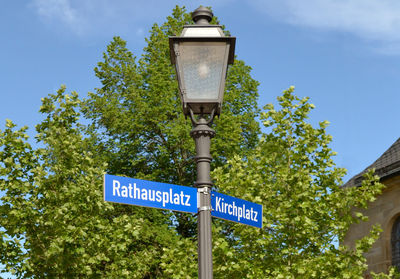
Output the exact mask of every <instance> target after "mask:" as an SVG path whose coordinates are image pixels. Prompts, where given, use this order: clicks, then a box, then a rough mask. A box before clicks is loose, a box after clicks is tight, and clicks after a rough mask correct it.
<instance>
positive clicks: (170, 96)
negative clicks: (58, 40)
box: [0, 7, 389, 279]
mask: <svg viewBox="0 0 400 279" xmlns="http://www.w3.org/2000/svg"><path fill="white" fill-rule="evenodd" d="M189 22H190V16H189V14H188V13H186V12H185V10H184V9H183V8H179V7H176V8H175V9H174V10H173V13H172V16H170V17H168V18H167V21H166V23H164V24H163V25H161V26H159V25H157V24H155V25H154V26H153V28H152V30H151V31H150V36H149V38H148V39H147V43H148V45H147V46H146V47H145V49H144V52H143V55H142V56H141V58H140V59H139V60H138V61H136V58H135V56H134V55H133V53H131V52H130V51H129V50H128V48H127V46H126V42H125V41H124V40H122V39H121V38H119V37H115V38H114V39H113V40H112V42H111V43H110V44H109V45H108V47H107V50H106V52H105V53H104V55H103V61H101V62H99V64H98V67H96V68H95V74H96V76H97V77H98V78H99V79H100V81H101V84H102V87H101V88H99V89H97V90H96V92H95V93H90V94H89V97H88V98H87V99H86V100H83V101H82V100H80V99H79V97H78V95H77V94H76V93H75V92H73V93H71V94H66V93H65V90H66V89H65V87H61V89H60V90H59V91H58V92H57V93H56V94H50V95H49V96H48V97H47V98H44V99H43V100H42V106H41V108H40V112H41V113H42V114H44V116H45V119H44V120H43V121H42V122H41V123H40V124H38V125H37V126H36V131H37V136H36V140H37V144H36V145H35V146H31V145H30V144H29V141H28V136H27V135H26V129H27V128H26V127H23V128H21V129H17V128H16V126H15V124H13V122H12V121H10V120H7V121H6V127H5V129H4V131H0V190H1V191H3V196H2V197H1V201H0V227H1V229H0V235H1V238H0V261H1V263H2V264H4V265H5V267H4V270H5V271H9V272H12V273H14V274H15V275H16V276H17V277H18V278H142V279H145V278H196V277H197V248H196V245H197V244H196V233H195V231H196V229H195V217H194V216H191V215H189V214H177V213H171V212H167V211H161V210H155V209H150V208H140V207H133V206H126V205H118V204H110V203H105V202H104V201H103V195H102V180H103V175H104V173H105V172H108V173H111V174H118V175H126V176H130V177H137V178H144V179H149V180H155V181H160V182H169V183H175V184H181V185H193V182H194V180H195V171H194V169H195V168H194V160H193V157H194V155H195V153H194V143H193V139H191V138H190V136H189V131H190V129H191V127H190V123H189V121H188V120H186V119H185V118H184V116H183V114H182V109H181V104H180V101H179V97H178V87H177V82H176V80H175V72H174V69H173V67H172V66H171V65H170V61H169V50H168V39H167V38H168V36H171V35H177V34H179V33H180V31H181V29H182V27H183V25H184V24H187V23H189ZM213 22H214V23H217V22H218V20H217V19H216V18H214V19H213ZM226 32H228V31H226ZM250 71H251V69H250V67H249V66H247V65H245V63H244V62H243V61H240V60H235V64H234V65H233V66H231V67H230V69H229V71H228V76H227V82H226V92H225V99H224V106H223V111H222V114H221V118H220V119H217V120H216V121H215V127H214V128H215V129H216V132H217V135H216V137H215V138H214V139H213V141H212V150H211V152H212V156H213V157H214V161H213V168H214V169H215V171H214V172H213V176H214V178H215V181H216V185H217V187H218V189H219V191H221V192H224V193H227V194H229V195H232V196H237V197H241V198H244V199H247V200H251V201H254V202H257V203H262V204H263V206H264V214H263V215H264V216H263V222H264V228H263V229H262V230H258V229H254V228H250V227H246V226H243V225H239V224H234V223H230V222H225V221H221V220H216V219H215V220H213V223H214V224H213V235H214V238H213V250H214V251H213V255H214V270H215V277H216V278H229V277H230V278H362V274H363V272H364V271H365V268H366V265H365V259H364V258H363V256H362V254H363V253H364V252H365V251H367V250H368V249H369V247H370V246H371V245H372V243H373V241H374V239H375V238H376V237H377V236H378V234H379V228H374V229H373V230H372V232H371V234H370V235H369V236H366V237H365V238H363V239H362V240H360V241H359V242H358V243H357V245H356V247H355V249H354V250H350V249H347V248H345V247H343V246H338V247H337V246H335V245H334V243H335V241H337V240H338V239H339V240H340V239H342V238H343V236H344V233H345V232H346V230H347V229H348V227H349V225H350V224H351V223H353V222H358V221H361V220H363V219H365V216H362V214H361V213H359V214H355V215H354V214H353V212H352V208H354V207H357V208H363V207H366V206H367V205H368V202H370V201H373V200H374V197H375V196H376V195H377V194H379V193H380V191H381V190H382V187H383V185H381V184H380V183H379V182H378V178H377V177H376V176H374V175H373V173H372V172H369V173H368V174H367V178H366V179H365V180H364V182H363V186H362V187H359V188H348V189H342V188H340V185H342V181H341V177H342V176H343V175H344V170H343V169H340V168H337V167H336V166H335V164H334V162H333V160H332V157H333V156H334V152H332V151H331V149H330V148H329V143H330V141H331V137H330V136H329V135H327V134H326V132H325V128H326V126H327V125H328V123H327V122H322V123H320V125H319V127H318V128H314V127H312V126H311V125H310V124H308V123H307V122H306V119H307V117H308V114H309V112H310V111H311V109H312V108H313V105H311V104H309V103H308V99H299V98H297V97H296V96H295V95H294V94H293V88H291V89H289V90H287V91H285V92H284V94H283V95H282V96H280V97H279V99H278V100H279V103H280V106H281V108H280V109H279V110H275V108H274V107H273V106H272V105H268V106H266V107H265V108H264V112H262V113H261V115H260V111H259V109H258V108H257V97H258V93H257V87H258V82H257V81H255V80H254V79H252V78H251V76H250ZM81 114H83V116H84V117H86V120H87V121H88V122H89V123H90V124H89V125H88V126H83V125H81V124H79V119H80V117H81ZM259 116H260V119H261V122H262V123H263V124H264V126H265V129H266V130H267V131H268V132H265V133H263V134H262V135H261V136H260V128H259V124H258V123H259V122H258V121H257V118H258V117H259ZM310 267H312V268H310ZM377 276H380V277H377V278H389V277H387V276H386V275H382V274H380V275H377Z"/></svg>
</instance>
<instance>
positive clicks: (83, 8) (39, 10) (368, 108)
mask: <svg viewBox="0 0 400 279" xmlns="http://www.w3.org/2000/svg"><path fill="white" fill-rule="evenodd" d="M300 3H301V4H300ZM176 4H179V5H186V7H187V8H188V10H189V11H192V10H194V9H195V8H197V7H198V6H199V5H200V4H203V5H209V6H212V7H213V10H214V13H215V15H216V16H218V17H219V19H220V20H221V22H222V23H223V24H225V25H226V27H227V28H228V29H229V30H230V31H231V33H232V35H234V36H236V37H237V47H236V54H237V55H238V57H239V58H240V59H243V60H244V61H246V63H247V64H248V65H250V66H251V67H252V68H253V77H254V78H255V79H257V80H258V81H260V83H261V85H260V91H259V92H260V101H259V104H260V106H263V105H264V104H266V103H270V102H274V101H275V98H276V96H277V95H279V94H280V93H281V92H282V90H284V89H285V88H288V87H289V86H290V85H294V86H295V87H296V94H298V95H299V96H309V97H310V98H311V102H312V103H314V104H315V105H316V109H315V111H314V112H313V113H312V115H311V119H312V121H313V122H317V121H322V120H328V121H330V122H331V125H330V127H329V129H328V132H329V133H330V134H331V135H332V136H333V143H332V148H333V149H334V150H335V151H337V152H338V156H337V158H336V163H337V164H338V165H339V166H342V167H345V168H347V169H348V170H349V174H348V176H347V178H349V177H350V176H352V175H355V174H356V173H358V172H360V171H361V170H363V169H364V167H366V166H368V165H369V164H370V163H372V162H373V161H374V160H375V159H377V158H378V157H379V156H380V155H381V154H382V153H383V152H384V151H385V150H386V149H387V148H389V146H390V145H391V144H392V143H393V142H394V141H395V140H396V139H397V138H398V137H399V136H400V135H399V133H398V124H397V120H398V119H399V109H398V108H399V103H400V94H399V93H398V90H397V87H398V83H399V76H400V67H399V66H400V63H399V62H400V2H398V1H396V0H346V1H336V0H304V1H296V0H280V1H273V0H264V1H261V0H251V1H250V0H248V1H244V0H219V1H201V2H200V1H161V0H160V1H155V0H146V1H128V0H30V1H28V0H27V1H6V2H4V3H3V5H2V9H1V10H0V21H1V22H0V32H1V44H0V58H1V59H0V61H1V63H0V81H1V91H0V96H1V97H2V98H1V102H0V108H1V109H0V121H1V122H2V123H4V122H5V119H6V118H8V119H12V120H13V121H14V122H16V123H17V124H18V125H21V126H22V125H28V126H29V127H32V128H33V127H34V125H35V124H36V123H37V122H39V121H40V115H39V114H38V109H39V106H40V99H41V97H44V96H46V95H47V94H48V93H52V92H55V90H57V89H58V88H59V87H60V85H61V84H65V85H66V86H67V90H68V91H77V92H78V93H79V94H81V95H85V94H86V93H87V92H88V91H94V88H96V87H98V86H99V82H98V80H97V79H96V78H95V76H94V73H93V68H94V67H95V66H96V63H97V62H99V61H100V60H101V56H102V52H103V51H104V50H105V48H106V46H107V44H108V43H109V42H110V40H111V39H112V37H113V36H115V35H119V36H121V37H122V38H123V39H125V40H126V41H127V42H128V47H129V48H130V50H131V51H132V52H133V53H135V54H136V55H137V56H140V54H141V50H142V49H143V47H144V46H145V41H144V38H145V37H146V36H147V35H148V30H149V29H150V28H151V25H152V24H153V23H154V22H157V23H162V22H163V21H164V19H165V17H166V16H168V15H169V14H170V13H171V10H172V8H173V7H174V6H175V5H176ZM2 125H3V124H2ZM2 127H4V126H2ZM31 134H32V135H33V134H34V132H33V131H32V132H31Z"/></svg>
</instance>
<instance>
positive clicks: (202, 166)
mask: <svg viewBox="0 0 400 279" xmlns="http://www.w3.org/2000/svg"><path fill="white" fill-rule="evenodd" d="M212 17H213V14H212V12H211V11H210V10H209V9H207V8H205V7H202V6H200V7H199V8H198V9H196V10H195V11H194V12H193V13H192V19H193V21H194V22H195V23H196V24H195V25H185V26H184V28H183V31H182V33H181V35H180V36H179V37H170V38H169V44H170V55H171V62H172V64H174V65H175V68H176V74H177V79H178V84H179V91H180V97H181V101H182V106H183V112H184V114H185V116H189V117H190V119H191V121H192V124H193V129H192V131H191V132H190V135H191V136H192V137H193V139H194V140H195V145H196V157H195V160H196V165H197V179H196V182H195V186H196V187H197V188H198V193H199V208H198V223H197V231H198V272H199V278H200V279H210V278H213V270H212V243H211V187H212V185H213V183H212V181H211V177H210V163H211V160H212V158H211V155H210V144H211V138H213V137H214V136H215V131H214V130H213V129H212V128H211V127H210V124H211V123H212V121H213V119H214V117H215V116H216V115H219V114H220V113H221V105H222V100H223V94H224V88H225V78H226V73H227V67H228V64H232V63H233V60H234V51H235V41H236V38H234V37H227V36H225V35H224V33H223V31H222V28H221V26H219V25H211V24H210V21H211V19H212ZM196 116H197V117H196Z"/></svg>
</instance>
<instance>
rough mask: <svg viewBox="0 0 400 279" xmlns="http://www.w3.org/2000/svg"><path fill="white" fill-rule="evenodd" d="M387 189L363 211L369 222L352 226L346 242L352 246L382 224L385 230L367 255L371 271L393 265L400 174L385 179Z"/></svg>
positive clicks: (398, 215)
mask: <svg viewBox="0 0 400 279" xmlns="http://www.w3.org/2000/svg"><path fill="white" fill-rule="evenodd" d="M381 182H382V183H383V184H385V185H386V189H385V190H384V192H383V193H382V195H380V196H379V197H378V198H377V200H376V201H375V202H373V203H371V204H370V205H369V207H368V209H367V210H364V211H363V213H364V214H365V215H367V216H368V217H369V221H368V222H361V223H359V224H354V225H352V226H351V227H350V230H349V231H348V233H347V235H346V238H345V239H344V244H346V245H348V246H350V247H352V246H353V245H354V243H355V241H356V240H357V239H360V238H362V237H363V236H365V235H367V234H368V232H369V231H370V230H371V227H372V226H373V225H374V224H380V226H381V228H382V229H383V232H382V233H381V235H380V238H379V239H378V240H377V241H376V242H375V244H374V245H373V247H372V248H371V250H370V251H369V252H368V253H367V254H366V255H365V257H366V259H367V262H368V267H369V271H374V272H386V271H387V270H388V267H390V266H391V265H392V251H391V232H392V226H393V223H394V221H395V220H396V218H397V217H400V175H398V176H394V177H390V178H387V179H383V180H382V181H381Z"/></svg>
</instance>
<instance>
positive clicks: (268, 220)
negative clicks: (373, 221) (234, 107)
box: [172, 87, 391, 279]
mask: <svg viewBox="0 0 400 279" xmlns="http://www.w3.org/2000/svg"><path fill="white" fill-rule="evenodd" d="M293 90H294V88H293V87H291V88H290V89H289V90H286V91H285V92H284V93H283V95H282V96H280V97H278V101H279V105H280V109H279V110H278V109H275V108H274V106H272V105H267V106H265V108H264V109H265V111H264V112H262V113H261V121H262V122H263V124H264V126H265V129H266V130H267V132H265V133H263V134H262V136H261V138H260V140H259V143H258V145H257V147H256V148H255V149H254V151H253V152H252V153H251V154H249V155H248V156H247V157H246V158H245V157H243V156H239V155H236V156H234V158H232V159H230V160H229V161H228V164H226V165H224V166H222V167H219V168H217V169H215V170H214V172H213V176H214V178H215V180H216V185H218V187H219V189H220V191H222V192H224V193H226V194H228V195H231V196H236V197H241V198H243V199H246V200H250V201H253V202H256V203H261V204H263V208H264V212H263V229H262V230H259V229H255V228H252V227H247V226H244V225H241V224H234V223H230V222H222V221H218V220H214V228H213V230H214V232H213V243H214V245H213V247H214V248H213V254H214V274H215V277H216V278H360V279H361V278H364V277H363V274H364V272H365V271H366V267H367V266H366V260H365V258H364V257H363V253H365V252H366V251H368V249H369V248H370V247H371V245H372V244H373V242H374V241H375V239H376V238H377V237H378V236H379V233H380V229H379V228H378V227H374V228H373V230H372V231H371V233H370V235H368V236H365V237H364V238H363V239H361V240H360V241H359V242H357V244H356V247H355V249H354V250H350V249H348V248H347V247H344V246H341V245H336V246H335V243H336V242H337V241H338V240H339V241H340V240H342V238H343V237H344V234H345V232H346V231H347V229H348V228H349V226H350V224H352V223H354V222H359V221H361V220H362V219H365V216H363V215H362V214H361V213H358V214H353V210H354V207H356V208H365V207H366V206H367V205H368V203H369V202H372V201H373V200H374V199H375V197H376V196H377V195H378V194H379V193H380V192H381V191H382V189H383V187H384V186H383V185H382V184H380V183H379V179H378V177H377V176H374V175H373V172H372V171H370V172H368V173H367V175H366V179H365V180H364V182H363V185H362V187H354V188H341V187H340V186H341V185H342V184H343V183H342V180H341V177H343V175H344V173H345V170H344V169H341V168H337V167H336V166H335V164H334V162H333V159H332V158H333V156H334V155H335V153H334V152H333V151H332V150H331V149H330V148H329V143H330V141H331V136H329V135H327V134H326V131H325V129H326V127H327V125H328V122H326V121H325V122H321V123H320V124H319V127H317V128H314V127H312V125H310V124H309V123H307V118H308V115H309V113H310V111H311V110H312V109H313V108H314V106H313V105H312V104H310V103H309V102H308V99H307V98H304V99H299V98H298V97H296V96H295V95H294V94H293ZM172 249H174V248H172ZM175 252H177V251H176V250H175ZM172 254H173V253H172ZM189 257H190V256H189ZM188 260H189V259H188ZM186 261H187V260H185V262H186ZM177 268H179V270H182V269H184V268H185V266H183V265H182V264H179V265H178V266H177ZM191 268H192V267H190V266H187V267H186V270H190V269H191ZM377 276H380V277H379V278H391V277H390V276H389V277H388V276H387V275H384V274H380V275H377ZM182 278H183V277H182ZM377 278H378V277H377Z"/></svg>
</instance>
